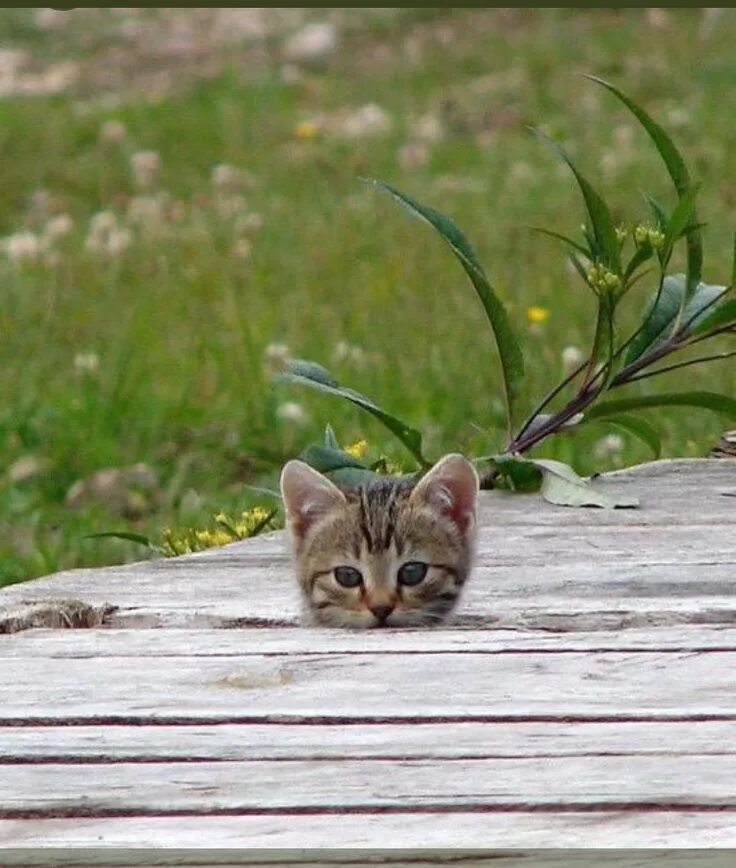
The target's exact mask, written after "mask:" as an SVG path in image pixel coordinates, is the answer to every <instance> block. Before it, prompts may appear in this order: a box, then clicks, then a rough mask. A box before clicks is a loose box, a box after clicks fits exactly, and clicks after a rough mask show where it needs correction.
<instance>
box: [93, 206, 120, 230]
mask: <svg viewBox="0 0 736 868" xmlns="http://www.w3.org/2000/svg"><path fill="white" fill-rule="evenodd" d="M117 225H118V218H117V217H116V216H115V214H114V213H113V212H112V211H98V212H97V213H96V214H93V215H92V217H91V218H90V221H89V231H90V233H94V234H101V233H103V232H110V230H112V229H114V228H115V227H116V226H117Z"/></svg>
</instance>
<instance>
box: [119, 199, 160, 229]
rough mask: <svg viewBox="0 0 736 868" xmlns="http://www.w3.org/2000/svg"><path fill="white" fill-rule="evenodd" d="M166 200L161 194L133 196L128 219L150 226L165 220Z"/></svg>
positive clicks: (129, 205)
mask: <svg viewBox="0 0 736 868" xmlns="http://www.w3.org/2000/svg"><path fill="white" fill-rule="evenodd" d="M164 206H165V201H164V199H163V197H161V196H133V197H132V198H131V200H130V201H129V202H128V220H130V222H131V223H133V224H137V225H141V224H144V225H146V226H148V227H150V226H152V225H154V224H157V223H163V222H164Z"/></svg>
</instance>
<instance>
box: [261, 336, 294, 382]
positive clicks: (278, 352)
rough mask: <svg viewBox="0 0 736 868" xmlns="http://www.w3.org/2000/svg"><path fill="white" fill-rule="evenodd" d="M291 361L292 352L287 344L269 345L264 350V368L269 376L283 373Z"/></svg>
mask: <svg viewBox="0 0 736 868" xmlns="http://www.w3.org/2000/svg"><path fill="white" fill-rule="evenodd" d="M290 361H291V350H290V349H289V347H288V346H287V345H286V344H282V343H272V344H268V346H266V347H265V349H264V350H263V367H264V370H265V372H266V374H267V375H270V374H275V373H277V372H278V371H283V370H284V369H285V368H286V366H287V365H288V364H289V362H290Z"/></svg>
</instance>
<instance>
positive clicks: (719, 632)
mask: <svg viewBox="0 0 736 868" xmlns="http://www.w3.org/2000/svg"><path fill="white" fill-rule="evenodd" d="M535 651H545V652H549V653H552V654H555V653H556V654H569V653H571V652H574V651H575V652H577V651H596V652H599V651H618V652H634V651H640V652H661V653H668V654H678V653H680V652H683V651H702V652H708V651H736V627H734V626H729V625H722V624H680V625H677V626H666V627H642V628H631V629H629V630H626V631H625V632H622V633H618V632H615V631H605V630H594V631H589V632H585V631H581V632H578V633H560V634H557V633H550V632H549V631H545V630H531V629H530V630H508V629H493V630H488V629H486V630H478V629H469V628H462V629H461V628H437V629H433V630H426V629H397V630H390V629H383V630H365V631H352V630H339V629H326V628H300V629H284V628H281V627H260V628H249V629H238V630H216V629H180V630H134V629H115V628H111V629H107V628H106V629H102V630H79V631H70V630H28V631H26V632H23V633H18V634H15V635H13V636H7V637H4V639H3V640H2V641H0V659H9V658H18V659H22V660H35V659H36V658H42V657H49V658H58V659H76V658H84V657H98V658H102V657H182V656H184V657H196V658H200V657H232V656H236V657H248V656H252V655H257V656H266V655H288V654H295V653H296V654H301V655H305V656H309V655H323V654H337V653H344V654H390V655H394V654H416V653H419V652H421V653H427V654H444V653H448V652H458V653H463V654H475V653H482V654H508V653H510V652H526V653H530V652H535Z"/></svg>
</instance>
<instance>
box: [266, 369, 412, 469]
mask: <svg viewBox="0 0 736 868" xmlns="http://www.w3.org/2000/svg"><path fill="white" fill-rule="evenodd" d="M274 379H275V380H277V381H280V382H287V383H297V384H298V385H301V386H308V387H309V388H310V389H315V390H317V391H318V392H324V393H325V394H327V395H334V396H335V397H336V398H344V399H345V400H347V401H350V402H351V403H353V404H355V405H356V406H358V407H361V408H362V409H363V410H367V411H368V412H369V413H370V414H371V415H372V416H374V417H375V418H376V419H378V420H379V422H381V423H382V424H383V425H384V426H385V427H386V428H388V430H389V431H391V433H392V434H393V435H394V436H395V437H396V438H397V439H398V440H400V441H401V442H402V443H403V444H404V446H405V447H406V448H407V449H408V450H409V452H411V454H412V455H413V456H414V457H415V458H416V459H417V461H418V462H419V463H420V465H421V466H422V467H429V462H428V461H427V460H426V459H425V458H424V456H423V455H422V435H421V434H420V433H419V431H417V430H416V429H415V428H411V427H410V426H409V425H407V424H406V423H405V422H402V421H401V419H397V418H396V416H392V415H391V414H390V413H387V412H386V411H385V410H382V409H381V408H380V407H379V406H378V405H377V404H374V403H373V401H371V400H370V398H366V397H365V395H361V394H360V392H356V391H354V390H353V389H348V388H345V387H344V386H341V385H340V384H339V383H338V381H337V380H336V379H335V378H334V377H333V376H332V374H330V372H329V371H327V370H326V369H325V368H323V367H322V366H321V365H318V364H317V363H316V362H305V361H303V360H295V361H293V362H291V363H290V365H289V370H288V371H284V372H282V373H279V374H276V375H275V377H274Z"/></svg>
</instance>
